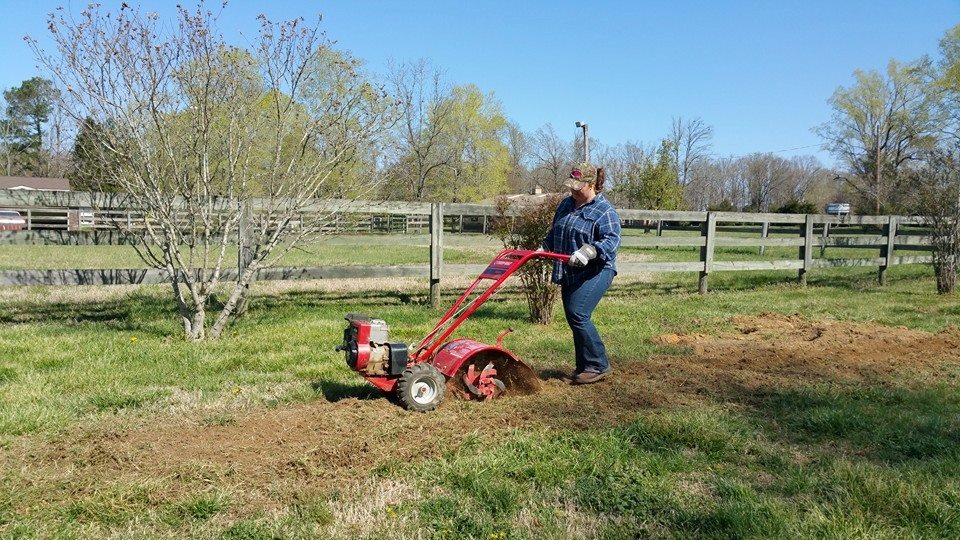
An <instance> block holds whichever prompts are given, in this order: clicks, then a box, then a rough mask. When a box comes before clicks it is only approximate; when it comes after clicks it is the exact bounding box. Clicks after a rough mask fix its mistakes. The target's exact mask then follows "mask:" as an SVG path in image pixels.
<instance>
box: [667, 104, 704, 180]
mask: <svg viewBox="0 0 960 540" xmlns="http://www.w3.org/2000/svg"><path fill="white" fill-rule="evenodd" d="M711 140H713V126H710V125H708V124H707V123H706V122H704V121H703V119H701V118H694V119H693V120H684V119H683V118H682V117H677V118H674V119H673V124H672V126H671V130H670V142H671V143H672V144H673V158H674V163H676V167H677V181H678V182H680V185H681V186H683V187H684V188H686V187H687V185H689V184H690V183H691V182H693V180H694V178H693V175H692V173H693V171H694V168H695V167H697V165H698V164H701V163H703V162H704V161H706V160H707V159H709V158H710V147H711Z"/></svg>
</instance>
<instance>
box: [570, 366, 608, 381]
mask: <svg viewBox="0 0 960 540" xmlns="http://www.w3.org/2000/svg"><path fill="white" fill-rule="evenodd" d="M609 373H610V370H609V369H608V370H606V371H604V372H603V373H597V372H595V371H584V372H583V373H580V374H579V375H577V376H576V377H574V378H573V380H572V381H571V382H570V384H593V383H595V382H598V381H600V380H601V379H603V378H604V377H606V376H607V375H608V374H609Z"/></svg>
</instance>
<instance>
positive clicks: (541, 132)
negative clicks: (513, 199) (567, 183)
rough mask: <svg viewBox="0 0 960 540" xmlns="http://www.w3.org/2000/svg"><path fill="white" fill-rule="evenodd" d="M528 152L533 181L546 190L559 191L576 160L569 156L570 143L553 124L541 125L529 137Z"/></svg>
mask: <svg viewBox="0 0 960 540" xmlns="http://www.w3.org/2000/svg"><path fill="white" fill-rule="evenodd" d="M530 153H531V155H532V157H533V171H534V178H535V181H537V182H539V183H540V185H542V186H543V187H544V188H545V189H547V190H548V191H554V192H557V191H561V190H562V189H563V181H564V180H565V179H566V178H567V175H568V174H569V173H570V167H571V166H572V165H573V163H575V162H576V160H575V159H574V158H573V157H572V156H571V150H570V144H569V143H568V142H567V141H564V140H563V139H561V138H560V136H559V135H557V132H556V130H555V129H554V128H553V124H547V125H545V126H543V127H541V128H540V129H538V130H537V131H536V132H535V133H534V134H533V135H532V136H531V137H530Z"/></svg>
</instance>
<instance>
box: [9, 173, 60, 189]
mask: <svg viewBox="0 0 960 540" xmlns="http://www.w3.org/2000/svg"><path fill="white" fill-rule="evenodd" d="M0 189H26V190H39V191H70V180H69V179H67V178H41V177H31V176H0Z"/></svg>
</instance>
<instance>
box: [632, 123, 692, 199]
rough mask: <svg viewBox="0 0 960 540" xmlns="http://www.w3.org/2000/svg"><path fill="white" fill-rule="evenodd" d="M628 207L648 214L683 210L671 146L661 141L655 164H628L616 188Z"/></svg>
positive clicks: (681, 188) (681, 190) (667, 142)
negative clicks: (657, 211)
mask: <svg viewBox="0 0 960 540" xmlns="http://www.w3.org/2000/svg"><path fill="white" fill-rule="evenodd" d="M618 190H619V191H620V194H621V195H622V196H623V197H624V198H626V199H627V200H628V201H629V202H630V205H631V207H633V208H643V209H648V210H679V209H681V208H683V207H684V202H683V186H681V185H680V182H679V181H678V180H677V168H676V163H675V160H674V152H673V144H672V143H671V142H670V141H669V140H666V139H665V140H663V141H662V142H661V144H660V149H659V151H658V152H657V156H656V160H651V159H646V160H644V161H641V162H635V163H633V164H631V165H630V166H629V167H628V169H627V172H626V178H625V180H624V182H623V183H622V184H621V186H619V187H618Z"/></svg>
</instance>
